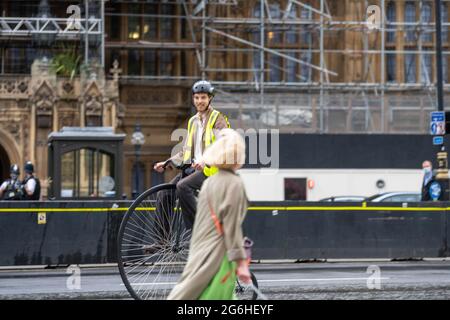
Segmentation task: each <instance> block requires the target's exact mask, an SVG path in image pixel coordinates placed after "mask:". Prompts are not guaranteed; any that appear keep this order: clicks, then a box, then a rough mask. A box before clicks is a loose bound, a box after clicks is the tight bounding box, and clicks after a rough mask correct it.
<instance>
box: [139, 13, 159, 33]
mask: <svg viewBox="0 0 450 320" xmlns="http://www.w3.org/2000/svg"><path fill="white" fill-rule="evenodd" d="M144 13H145V14H158V6H157V5H145V6H144ZM157 24H158V20H157V18H155V17H144V26H143V27H142V38H143V39H145V40H152V39H156V38H157V31H158V30H157Z"/></svg>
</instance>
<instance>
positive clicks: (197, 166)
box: [192, 161, 205, 171]
mask: <svg viewBox="0 0 450 320" xmlns="http://www.w3.org/2000/svg"><path fill="white" fill-rule="evenodd" d="M204 167H205V163H204V162H203V161H199V162H194V163H193V164H192V168H194V169H195V170H198V171H201V170H203V168H204Z"/></svg>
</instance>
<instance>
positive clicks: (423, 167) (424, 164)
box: [422, 161, 432, 170]
mask: <svg viewBox="0 0 450 320" xmlns="http://www.w3.org/2000/svg"><path fill="white" fill-rule="evenodd" d="M427 168H429V170H431V168H432V166H431V163H430V162H429V161H425V162H424V163H422V169H427Z"/></svg>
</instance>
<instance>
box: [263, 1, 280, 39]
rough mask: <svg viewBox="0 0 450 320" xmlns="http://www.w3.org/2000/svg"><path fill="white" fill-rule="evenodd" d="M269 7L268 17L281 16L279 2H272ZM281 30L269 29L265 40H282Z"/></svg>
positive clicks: (275, 17) (276, 17)
mask: <svg viewBox="0 0 450 320" xmlns="http://www.w3.org/2000/svg"><path fill="white" fill-rule="evenodd" d="M269 8H270V17H271V18H272V19H279V18H281V9H280V4H279V3H272V4H270V6H269ZM282 35H283V34H282V32H280V31H276V30H270V29H269V31H268V32H267V42H268V44H271V43H280V42H281V41H282Z"/></svg>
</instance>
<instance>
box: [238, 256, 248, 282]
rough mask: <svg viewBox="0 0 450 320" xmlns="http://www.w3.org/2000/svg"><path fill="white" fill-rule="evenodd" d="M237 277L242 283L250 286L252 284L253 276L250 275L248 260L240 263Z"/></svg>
mask: <svg viewBox="0 0 450 320" xmlns="http://www.w3.org/2000/svg"><path fill="white" fill-rule="evenodd" d="M236 275H237V276H238V279H239V281H240V282H242V283H245V284H250V283H251V282H252V276H251V275H250V270H249V268H248V264H247V261H246V260H240V261H238V266H237V269H236Z"/></svg>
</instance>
